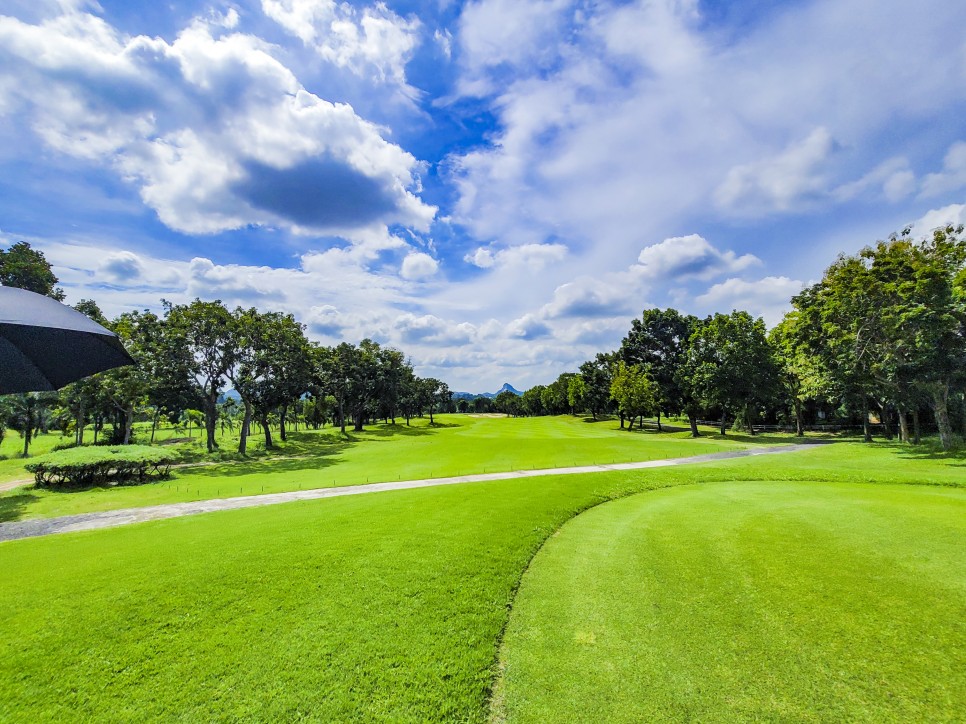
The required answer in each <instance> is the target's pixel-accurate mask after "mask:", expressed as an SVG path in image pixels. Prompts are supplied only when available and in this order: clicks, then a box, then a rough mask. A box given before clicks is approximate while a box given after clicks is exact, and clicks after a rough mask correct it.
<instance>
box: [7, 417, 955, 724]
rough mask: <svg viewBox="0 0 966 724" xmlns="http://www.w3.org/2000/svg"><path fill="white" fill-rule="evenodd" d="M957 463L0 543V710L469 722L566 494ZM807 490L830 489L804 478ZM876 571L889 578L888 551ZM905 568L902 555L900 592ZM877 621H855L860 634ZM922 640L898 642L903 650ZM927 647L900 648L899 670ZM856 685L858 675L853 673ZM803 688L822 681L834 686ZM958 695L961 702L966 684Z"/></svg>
mask: <svg viewBox="0 0 966 724" xmlns="http://www.w3.org/2000/svg"><path fill="white" fill-rule="evenodd" d="M568 424H569V423H568ZM589 427H593V426H589ZM483 429H484V430H485V429H486V428H483ZM644 437H645V436H641V437H640V438H635V437H634V436H628V438H629V439H632V440H633V439H638V440H639V439H642V438H644ZM503 443H504V445H505V444H508V441H507V440H504V441H503ZM377 446H378V443H375V444H374V447H377ZM363 447H364V446H360V448H363ZM471 447H472V441H471V440H470V439H468V440H467V441H466V442H465V445H464V450H463V452H464V454H467V455H472V454H473V453H472V452H471ZM964 464H966V459H964V458H963V457H962V456H955V455H952V456H937V457H932V456H929V455H920V454H909V453H902V452H900V451H899V450H898V449H897V448H894V447H887V446H879V445H876V446H871V447H870V446H863V445H860V444H852V443H844V444H835V445H828V446H816V448H815V449H814V450H807V451H804V452H800V453H794V454H790V455H786V456H781V457H778V456H772V457H768V456H764V457H760V458H748V459H743V460H737V461H728V462H723V463H715V464H704V465H696V466H689V467H682V468H664V469H655V470H642V471H631V472H613V473H601V474H593V475H579V476H556V477H554V476H550V477H544V478H530V479H520V480H507V481H497V482H490V483H478V484H466V485H460V486H451V487H442V488H427V489H420V490H409V491H399V492H392V493H379V494H371V495H365V496H359V497H353V498H339V499H331V500H324V501H311V502H303V503H291V504H286V505H279V506H273V507H270V508H263V509H248V510H241V511H232V512H223V513H213V514H206V515H200V516H191V517H186V518H179V519H171V520H165V521H157V522H152V523H146V524H140V525H135V526H130V527H125V528H114V529H108V530H101V531H91V532H86V533H74V534H66V535H58V536H52V537H49V538H37V539H28V540H22V541H14V542H9V543H3V544H0V571H2V574H0V575H2V577H3V578H2V581H3V585H2V586H0V610H3V612H4V616H3V617H2V619H0V720H3V721H23V722H34V721H43V720H85V719H92V720H98V721H129V720H131V719H139V720H163V721H171V720H175V721H199V720H204V721H229V720H230V721H265V720H279V719H281V720H297V719H299V718H304V719H306V720H314V721H347V720H365V721H469V722H483V721H486V720H487V719H488V718H489V716H490V711H489V695H490V687H491V685H492V682H493V681H494V675H495V672H496V657H497V652H498V649H499V645H500V636H501V631H502V630H503V629H504V626H505V625H506V623H507V619H508V614H509V610H510V606H511V604H512V602H513V600H514V593H515V591H516V588H517V585H518V584H519V582H520V579H521V576H522V575H523V571H524V570H525V569H526V567H527V564H528V562H529V561H530V560H531V557H532V556H533V554H534V553H535V552H536V551H537V550H538V549H539V548H540V546H541V545H542V544H543V542H544V541H545V540H547V538H548V537H549V536H551V535H552V534H553V533H554V531H556V530H557V529H558V528H559V527H560V526H561V525H563V524H564V523H565V522H566V521H567V520H569V519H570V518H572V517H573V516H575V515H576V514H578V513H579V512H581V511H583V510H586V509H588V508H590V507H592V506H595V505H597V504H599V503H601V502H605V501H608V500H611V499H614V498H619V497H622V496H626V495H629V494H633V493H638V492H641V491H646V490H650V489H654V488H659V487H664V486H676V485H682V484H694V483H706V482H707V483H714V482H719V483H720V482H722V481H736V480H744V481H749V483H748V487H749V490H752V489H762V490H765V491H766V492H767V489H768V488H767V487H765V488H762V486H761V485H759V484H758V483H756V482H755V481H773V480H786V481H794V480H800V481H812V480H822V481H830V482H836V483H838V484H839V487H840V488H841V490H842V491H843V500H845V501H847V502H848V503H849V506H850V507H853V508H856V509H860V510H861V509H862V506H861V505H859V504H858V503H856V502H854V501H856V500H860V499H861V495H860V494H861V493H862V492H863V491H867V492H868V493H869V494H870V495H875V494H876V492H877V491H878V490H879V489H878V488H877V487H874V486H870V485H860V484H859V483H869V482H876V483H889V484H895V483H899V482H909V483H945V484H947V485H949V486H952V485H956V484H959V485H962V484H963V482H964V480H966V474H964ZM843 483H851V484H852V485H841V484H843ZM715 487H716V486H715V485H708V486H694V487H693V488H689V490H691V489H693V490H702V489H705V488H707V489H708V490H711V489H714V488H715ZM741 487H743V486H733V485H729V486H728V488H729V489H734V490H740V489H741ZM785 487H787V486H785ZM799 488H801V489H802V490H803V491H806V492H807V491H808V490H809V489H814V490H816V491H828V490H831V489H830V488H829V486H827V485H814V484H811V485H807V486H799ZM722 489H724V488H723V487H722ZM774 489H775V490H776V492H777V493H778V494H779V496H780V497H779V498H778V499H777V500H778V502H779V503H781V505H780V506H779V507H782V506H785V507H787V501H786V502H785V503H782V497H781V491H782V490H783V489H784V488H783V487H782V486H781V485H774ZM917 493H921V497H916V494H917ZM964 494H966V493H964V491H962V490H956V489H952V488H939V487H935V486H934V485H930V486H926V487H917V488H912V487H910V488H908V495H906V498H905V500H906V504H905V509H906V512H905V513H904V515H905V516H906V517H909V516H912V517H913V518H914V517H915V516H916V515H926V512H927V511H928V510H929V509H930V506H932V504H931V503H930V504H929V505H926V504H925V503H922V502H921V501H926V500H930V501H935V500H937V499H938V498H939V497H942V496H945V497H942V499H943V500H947V499H948V500H949V505H951V506H952V505H954V504H956V505H958V503H957V501H961V500H962V498H963V496H964ZM896 495H898V493H896ZM825 496H826V497H827V492H826V493H825ZM759 497H763V498H766V497H767V496H766V495H764V494H762V496H759ZM643 498H647V496H643ZM754 500H757V498H754V496H752V501H754ZM735 505H736V506H737V505H738V503H737V502H736V503H735ZM756 505H758V506H759V507H761V506H762V505H764V503H762V502H759V503H756ZM814 505H817V506H818V507H820V508H823V507H828V503H827V500H825V498H823V497H822V496H821V495H820V496H819V497H818V499H817V502H816V503H814ZM805 507H808V506H805ZM873 507H874V506H873ZM933 507H935V506H933ZM880 509H881V506H880ZM602 510H604V509H602ZM888 511H889V512H890V513H891V512H893V508H892V507H890V508H888ZM916 511H919V512H918V513H917V512H916ZM870 516H871V517H874V516H873V515H872V513H871V512H870V513H869V515H868V516H866V517H864V518H862V520H867V519H868V518H869V517H870ZM936 517H938V518H942V516H939V515H938V514H937V516H936ZM842 519H843V520H844V516H842ZM943 519H944V518H943ZM889 520H890V519H888V518H885V519H884V521H883V525H886V526H888V523H889ZM829 525H831V523H829ZM873 527H874V526H871V524H864V529H866V530H871V529H872V528H873ZM877 530H879V531H880V533H881V531H882V530H883V529H882V528H881V526H880V528H878V529H877ZM886 530H888V528H886ZM958 530H959V531H960V532H959V533H955V532H954V533H951V534H950V535H953V536H956V535H958V536H959V537H958V538H955V537H954V539H953V542H954V543H955V542H957V541H958V543H959V550H960V551H962V547H963V546H962V543H963V537H962V535H961V532H962V529H961V528H959V529H958ZM910 532H915V538H913V539H911V540H909V539H908V534H909V533H910ZM681 533H682V535H683V534H684V532H683V531H682V532H681ZM937 535H938V534H936V533H935V532H930V530H929V529H928V527H926V526H918V527H909V526H907V527H906V528H904V532H903V534H902V536H901V537H900V538H899V539H900V540H906V541H907V545H908V547H909V548H908V554H907V558H910V559H913V560H914V559H916V558H922V559H930V560H932V559H933V558H932V557H933V556H934V554H935V551H937V550H939V551H941V550H943V545H944V544H942V541H941V539H940V538H938V537H937ZM684 537H686V536H684ZM879 539H881V540H882V544H883V545H884V546H895V545H898V543H895V544H893V543H892V542H890V540H889V537H888V536H881V535H880V538H877V539H876V540H879ZM816 540H817V541H822V540H825V539H823V538H822V536H820V535H818V534H816ZM843 540H844V541H846V542H847V541H850V540H853V538H850V537H845V538H843ZM823 545H825V546H826V548H827V549H828V550H830V551H831V550H833V549H834V545H833V544H831V543H829V542H828V541H827V540H826V541H825V543H823ZM863 545H864V546H865V547H864V548H860V549H858V550H856V551H852V550H851V549H850V548H848V546H845V548H844V550H843V551H841V552H839V553H838V554H837V555H839V556H840V557H841V556H845V557H846V558H845V559H847V560H850V561H851V560H852V559H853V558H857V559H861V557H862V554H863V551H868V550H869V548H870V546H871V543H868V542H864V543H863ZM917 546H921V548H918V549H917ZM870 555H871V554H870ZM767 559H768V556H767V555H766V556H765V558H764V559H763V562H762V564H761V565H762V566H765V565H766V564H767ZM843 560H844V559H843ZM937 560H938V559H937ZM939 563H940V564H941V563H942V561H939ZM776 565H778V564H776ZM782 566H784V564H782ZM925 569H929V567H928V566H925ZM925 569H924V570H925ZM726 570H730V569H722V571H721V573H722V575H724V572H725V571H726ZM785 570H786V568H783V567H778V568H776V571H779V572H784V571H785ZM937 570H938V569H937ZM944 571H945V572H944ZM934 572H935V571H934ZM961 572H962V568H961V566H960V567H956V566H953V567H948V568H943V569H942V570H941V571H938V573H936V576H937V577H938V578H941V577H942V576H946V577H947V578H948V579H949V580H955V578H956V577H957V576H960V577H961V575H962V573H961ZM885 573H888V575H889V577H890V580H892V581H900V582H901V578H902V577H901V575H900V571H899V570H898V569H897V570H892V571H886V572H885ZM711 574H712V575H716V572H715V571H712V572H711ZM960 580H961V578H960ZM917 581H918V579H917V578H916V577H914V576H911V577H910V580H909V581H906V582H905V583H904V584H903V586H904V587H902V588H900V590H899V591H898V592H897V593H896V594H895V595H899V594H903V595H905V592H907V591H908V590H910V588H909V587H910V586H916V585H919V583H917ZM937 585H938V584H937ZM828 586H829V588H828V590H830V591H835V592H836V593H837V594H842V595H845V596H846V600H849V601H855V600H862V591H861V590H858V586H859V583H857V582H856V581H855V580H852V581H851V582H850V581H849V580H845V579H840V578H839V577H834V576H833V577H830V580H829V583H828ZM850 587H851V588H850ZM922 590H926V589H922ZM959 592H960V593H959V595H960V597H959V599H958V600H959V601H962V596H961V594H962V591H961V589H959ZM890 595H893V594H891V593H890ZM890 600H893V601H898V600H900V599H897V598H895V597H893V598H891V599H890ZM901 600H904V599H901ZM737 603H738V604H740V605H743V606H754V605H757V602H756V601H755V600H751V599H748V598H739V599H738V600H737ZM934 604H935V601H934V600H933V599H932V598H929V599H926V600H924V601H921V602H917V604H916V605H917V606H919V607H921V608H923V609H929V610H930V612H928V615H929V616H930V618H928V619H927V618H923V619H922V620H923V621H928V622H932V621H934V618H932V617H933V616H934V615H935V614H936V613H938V612H939V610H940V609H938V608H933V607H934ZM936 605H938V604H936ZM802 606H804V604H802ZM816 606H818V607H819V608H818V610H819V611H825V612H826V613H829V612H830V611H831V612H832V613H835V614H836V615H837V614H838V613H839V612H840V610H841V609H831V608H830V607H829V605H828V604H825V603H822V602H821V601H819V602H816ZM806 609H807V606H805V607H804V608H802V609H801V610H805V612H806V613H807V612H808V611H807V610H806ZM752 613H753V612H752ZM752 613H750V614H749V616H752ZM851 615H852V614H850V613H849V612H845V613H843V621H842V622H840V626H841V627H842V629H841V630H842V631H846V632H855V631H861V630H862V626H861V625H860V624H861V621H860V622H858V623H856V622H853V621H850V620H849V616H851ZM901 615H902V616H907V614H906V613H903V614H901ZM960 619H961V616H960ZM749 620H754V619H753V618H750V619H749ZM871 620H878V619H871ZM928 625H929V628H928V630H930V631H932V632H933V633H934V634H936V635H935V637H934V638H933V639H931V640H930V645H931V647H932V648H931V650H932V651H936V652H938V653H936V654H935V655H934V654H928V657H930V658H929V659H928V662H931V665H932V666H933V668H934V669H935V670H936V671H939V670H941V669H942V667H943V666H946V664H945V663H943V661H941V660H940V659H942V658H946V659H948V660H949V663H950V664H952V663H955V661H956V660H957V659H956V658H955V657H956V656H958V657H959V659H958V660H959V661H960V662H961V661H962V640H961V639H959V644H958V645H959V647H960V648H959V649H958V653H957V650H956V649H955V648H953V647H954V646H955V645H957V644H956V640H955V639H954V640H952V641H950V640H944V639H943V638H942V635H941V634H942V631H943V629H941V628H938V627H937V628H934V627H932V623H929V624H928ZM866 633H868V632H866ZM903 635H905V634H903ZM901 640H904V639H901ZM875 641H877V639H876V638H874V637H867V638H866V639H864V640H863V644H862V645H863V646H866V645H870V644H869V642H875ZM857 651H858V655H861V649H859V650H857ZM866 651H867V653H868V654H869V656H870V658H871V656H872V655H873V654H874V652H871V651H869V650H868V649H866ZM920 652H921V648H920V649H911V650H910V658H913V659H918V658H919V657H920V656H921V653H920ZM933 656H935V657H936V660H933V658H932V657H933ZM617 663H620V662H617ZM759 663H760V665H761V666H762V667H764V666H765V663H766V662H759ZM900 663H901V662H900ZM897 665H898V664H897ZM923 665H924V664H923V663H922V662H920V661H918V660H914V661H911V662H906V663H901V666H904V667H907V668H908V669H909V670H911V671H913V670H914V671H918V670H921V669H920V668H919V667H921V666H923ZM775 675H776V676H779V675H781V676H789V677H794V676H796V673H795V671H794V670H789V672H787V673H776V674H775ZM851 681H852V680H851V679H847V678H846V679H842V680H839V685H840V687H841V688H840V689H839V691H838V694H839V696H840V698H843V699H847V698H848V697H853V696H857V694H855V693H853V692H852V690H851V688H850V686H851V684H850V682H851ZM856 686H857V689H858V690H859V691H860V692H861V691H862V690H863V689H862V687H863V684H862V682H861V681H859V682H858V683H857V684H856ZM927 686H932V687H938V685H937V684H936V683H935V682H932V681H930V682H929V683H927ZM914 688H915V682H909V683H908V685H907V687H906V689H905V692H906V694H907V695H908V696H910V697H911V696H913V695H914V694H918V695H919V696H921V697H922V698H926V699H928V698H929V696H930V695H929V694H928V692H923V691H920V692H915V691H914ZM937 690H938V689H937ZM815 696H816V701H817V702H827V701H828V697H829V696H831V695H829V694H826V693H823V692H819V691H816V692H815ZM933 696H934V695H933ZM823 697H824V698H823ZM933 700H935V699H933ZM510 701H511V699H510V698H509V697H508V698H507V702H508V703H509V702H510ZM953 703H954V704H956V705H957V706H959V707H960V709H959V714H960V716H961V715H962V714H963V711H962V706H963V704H962V700H961V699H960V700H959V701H958V703H957V702H955V701H954V702H953ZM749 706H751V704H749ZM830 711H831V709H830Z"/></svg>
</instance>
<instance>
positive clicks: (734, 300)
mask: <svg viewBox="0 0 966 724" xmlns="http://www.w3.org/2000/svg"><path fill="white" fill-rule="evenodd" d="M804 287H805V284H804V282H801V281H798V280H797V279H789V278H788V277H771V276H770V277H764V278H763V279H758V280H755V281H746V280H744V279H737V278H732V279H727V280H725V281H723V282H721V283H719V284H715V285H714V286H712V287H711V288H710V289H708V291H706V292H705V293H704V294H702V295H700V296H699V297H697V298H696V299H695V302H696V303H697V304H699V305H701V306H703V307H704V308H705V309H707V310H709V311H715V312H722V313H727V312H728V311H730V310H732V309H743V310H745V311H747V312H750V313H751V314H752V315H753V316H756V317H764V319H765V323H766V324H768V325H769V326H774V325H775V324H778V322H780V321H781V318H782V315H783V314H784V313H785V312H786V311H788V310H789V309H790V308H791V298H792V296H793V295H795V294H798V293H799V292H801V291H802V289H803V288H804Z"/></svg>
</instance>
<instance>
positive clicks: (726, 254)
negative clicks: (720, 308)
mask: <svg viewBox="0 0 966 724" xmlns="http://www.w3.org/2000/svg"><path fill="white" fill-rule="evenodd" d="M637 261H638V266H635V267H632V268H631V270H632V271H633V272H635V273H636V274H638V275H640V276H641V277H642V278H646V279H651V280H654V279H662V280H665V281H672V280H673V281H675V282H678V281H680V280H681V279H687V278H696V279H710V278H711V277H713V276H717V275H720V274H729V273H734V272H739V271H742V270H744V269H747V268H748V267H751V266H755V265H759V264H761V260H760V259H758V258H757V257H756V256H754V255H753V254H743V255H741V256H738V255H737V254H736V253H735V252H733V251H731V250H730V249H729V250H726V251H720V250H719V249H716V248H715V247H713V246H712V245H711V244H710V243H708V241H707V239H705V238H704V237H702V236H699V235H698V234H691V235H689V236H675V237H671V238H669V239H665V240H664V241H662V242H660V243H658V244H652V245H650V246H646V247H644V249H643V250H642V251H641V253H640V254H639V255H638V258H637Z"/></svg>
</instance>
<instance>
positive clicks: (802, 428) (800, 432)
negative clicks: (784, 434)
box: [795, 397, 805, 437]
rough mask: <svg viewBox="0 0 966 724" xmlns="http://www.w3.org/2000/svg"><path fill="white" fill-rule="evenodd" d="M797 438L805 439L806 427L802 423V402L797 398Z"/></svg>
mask: <svg viewBox="0 0 966 724" xmlns="http://www.w3.org/2000/svg"><path fill="white" fill-rule="evenodd" d="M795 436H796V437H805V425H804V423H803V422H802V401H801V400H799V399H798V398H797V397H796V398H795Z"/></svg>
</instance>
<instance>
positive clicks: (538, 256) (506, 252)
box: [463, 244, 567, 271]
mask: <svg viewBox="0 0 966 724" xmlns="http://www.w3.org/2000/svg"><path fill="white" fill-rule="evenodd" d="M566 256H567V247H566V246H565V245H563V244H523V245H521V246H514V247H509V248H506V249H497V250H495V251H494V250H493V249H490V248H487V247H482V246H481V247H479V248H478V249H477V250H476V251H474V252H473V253H472V254H467V255H466V256H465V257H463V260H464V261H466V262H467V263H469V264H472V265H473V266H477V267H479V268H481V269H492V268H500V267H524V268H526V269H528V270H530V271H539V270H540V269H543V268H544V267H546V266H548V265H549V264H552V263H554V262H557V261H560V260H562V259H563V258H564V257H566Z"/></svg>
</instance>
